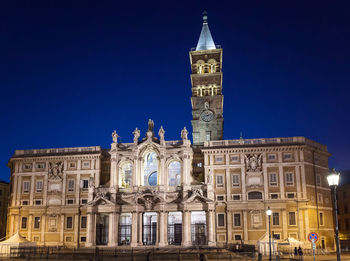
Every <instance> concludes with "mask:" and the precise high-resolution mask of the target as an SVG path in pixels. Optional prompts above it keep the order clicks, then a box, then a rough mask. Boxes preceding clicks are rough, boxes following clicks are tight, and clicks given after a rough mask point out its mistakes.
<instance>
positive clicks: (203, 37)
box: [196, 13, 216, 51]
mask: <svg viewBox="0 0 350 261" xmlns="http://www.w3.org/2000/svg"><path fill="white" fill-rule="evenodd" d="M207 19H208V17H207V15H206V13H204V16H203V26H202V31H201V34H200V36H199V40H198V43H197V47H196V51H200V50H212V49H216V47H215V43H214V40H213V37H212V36H211V33H210V30H209V26H208V21H207Z"/></svg>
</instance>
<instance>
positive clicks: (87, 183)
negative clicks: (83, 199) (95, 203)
mask: <svg viewBox="0 0 350 261" xmlns="http://www.w3.org/2000/svg"><path fill="white" fill-rule="evenodd" d="M82 183H83V187H82V188H83V189H84V190H85V189H88V188H89V180H88V179H83V182H82Z"/></svg>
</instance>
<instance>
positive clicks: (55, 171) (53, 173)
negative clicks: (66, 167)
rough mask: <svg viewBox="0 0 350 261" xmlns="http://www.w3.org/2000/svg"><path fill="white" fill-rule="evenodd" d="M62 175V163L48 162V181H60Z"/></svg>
mask: <svg viewBox="0 0 350 261" xmlns="http://www.w3.org/2000/svg"><path fill="white" fill-rule="evenodd" d="M62 175H63V162H62V161H60V162H57V163H54V162H49V179H52V180H60V179H62Z"/></svg>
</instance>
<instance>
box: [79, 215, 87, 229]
mask: <svg viewBox="0 0 350 261" xmlns="http://www.w3.org/2000/svg"><path fill="white" fill-rule="evenodd" d="M86 222H87V217H86V216H82V217H81V222H80V227H81V228H86Z"/></svg>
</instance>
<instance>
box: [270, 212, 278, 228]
mask: <svg viewBox="0 0 350 261" xmlns="http://www.w3.org/2000/svg"><path fill="white" fill-rule="evenodd" d="M272 225H274V226H279V225H280V213H278V212H273V213H272Z"/></svg>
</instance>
